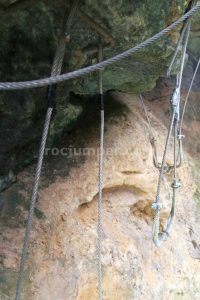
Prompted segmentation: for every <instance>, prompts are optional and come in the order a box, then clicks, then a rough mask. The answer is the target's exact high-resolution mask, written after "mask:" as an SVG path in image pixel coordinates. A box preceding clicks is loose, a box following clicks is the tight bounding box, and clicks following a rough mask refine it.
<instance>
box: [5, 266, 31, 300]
mask: <svg viewBox="0 0 200 300" xmlns="http://www.w3.org/2000/svg"><path fill="white" fill-rule="evenodd" d="M17 275H18V274H17V273H16V272H15V271H13V270H8V269H0V299H1V300H11V299H14V296H15V289H16V282H17ZM23 296H24V297H23V299H30V280H29V276H28V271H26V274H25V278H24V285H23Z"/></svg>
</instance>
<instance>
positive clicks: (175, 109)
mask: <svg viewBox="0 0 200 300" xmlns="http://www.w3.org/2000/svg"><path fill="white" fill-rule="evenodd" d="M190 26H191V20H189V21H188V23H187V24H186V27H187V28H186V30H185V36H186V37H185V42H184V47H183V53H182V57H181V68H180V72H179V74H178V75H177V80H176V88H175V90H174V93H173V95H172V99H171V105H172V117H171V122H170V126H169V130H168V135H167V139H166V144H165V148H164V153H163V158H162V164H161V169H160V174H159V179H158V186H157V193H156V199H155V202H154V203H153V204H152V208H153V210H154V220H153V228H152V239H153V242H154V243H155V245H156V246H157V247H159V246H160V245H161V244H162V243H163V242H164V241H165V240H166V239H167V237H168V235H169V232H170V230H171V227H172V224H173V221H174V216H175V203H176V189H177V188H179V187H180V183H179V182H178V180H177V178H176V167H177V165H176V157H174V179H173V183H172V189H173V196H172V206H171V211H170V215H169V217H168V220H167V225H166V226H165V229H164V230H163V231H162V232H160V211H161V209H162V201H161V198H160V190H161V184H162V181H163V175H164V166H165V161H166V156H167V151H168V147H169V141H170V137H171V134H172V129H173V127H174V135H176V136H175V137H174V156H176V141H175V138H176V137H177V136H178V134H177V126H178V123H179V118H180V92H181V84H182V78H183V69H184V63H185V57H186V50H187V45H188V39H189V34H190ZM180 138H182V137H181V132H179V139H180ZM180 142H182V141H180V140H179V143H180ZM181 147H182V145H181ZM180 149H182V148H180ZM180 155H181V156H182V154H181V153H180ZM181 159H182V158H180V163H181Z"/></svg>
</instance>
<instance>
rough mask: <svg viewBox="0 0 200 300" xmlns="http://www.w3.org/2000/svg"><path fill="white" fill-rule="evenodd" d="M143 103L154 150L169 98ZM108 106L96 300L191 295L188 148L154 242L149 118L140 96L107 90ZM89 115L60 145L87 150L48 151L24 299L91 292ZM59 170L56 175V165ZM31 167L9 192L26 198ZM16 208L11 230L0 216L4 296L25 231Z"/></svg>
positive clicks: (194, 222)
mask: <svg viewBox="0 0 200 300" xmlns="http://www.w3.org/2000/svg"><path fill="white" fill-rule="evenodd" d="M193 97H195V96H194V95H193ZM160 99H162V98H160ZM155 101H156V100H155ZM157 101H158V100H157ZM90 104H91V103H90ZM91 106H92V104H91ZM148 106H149V108H150V109H151V111H150V112H149V114H150V118H151V121H152V123H153V127H154V129H155V132H156V137H157V140H158V141H159V144H158V151H159V153H160V158H161V153H162V150H163V144H164V138H165V135H166V127H165V124H167V121H168V118H169V106H168V101H167V100H166V98H165V100H160V101H158V103H157V105H153V104H152V103H149V104H148ZM94 109H95V105H94ZM106 112H107V114H106V134H105V160H104V181H103V223H104V226H103V228H104V239H103V289H104V299H109V300H122V299H123V300H133V299H137V300H139V299H147V300H148V299H149V300H150V299H155V300H158V299H159V300H161V299H163V300H165V299H170V300H176V299H185V300H190V299H191V300H193V299H199V297H200V289H199V280H200V278H199V272H198V270H199V258H200V246H199V245H200V241H199V233H200V231H199V230H200V225H199V217H198V214H197V212H198V206H197V203H196V200H195V199H194V197H193V194H194V192H195V190H196V184H195V182H194V177H193V172H192V168H191V167H194V166H192V160H191V158H190V157H189V155H188V154H186V155H185V160H186V161H185V164H184V166H183V167H182V168H181V169H180V170H179V171H178V175H179V176H180V178H181V181H182V185H183V187H182V189H181V190H180V192H179V193H178V194H179V195H178V201H177V214H176V221H175V224H174V227H173V231H172V234H171V236H170V238H169V240H168V241H167V242H166V243H165V244H164V245H163V246H162V247H161V248H160V249H157V248H155V246H154V245H153V243H152V240H151V226H152V210H151V208H150V205H151V203H152V202H153V201H154V197H155V191H156V183H157V179H158V171H157V170H155V169H154V168H153V165H152V151H151V147H150V145H149V142H148V131H147V123H146V121H145V119H144V116H143V111H142V109H141V105H140V103H139V98H138V97H133V96H127V95H125V94H119V93H114V94H113V95H112V98H109V102H108V101H107V105H106ZM97 120H98V114H97V111H96V112H95V110H94V111H93V114H92V116H91V115H90V120H89V121H88V122H86V121H85V124H86V126H85V128H83V127H82V128H79V129H77V130H76V132H74V133H73V138H74V140H75V141H77V144H76V143H75V142H74V140H73V141H72V139H71V137H70V136H66V138H65V139H64V140H63V144H62V147H69V145H71V148H76V150H77V149H79V148H81V149H82V148H87V149H88V150H87V151H89V149H90V150H91V149H93V150H95V152H92V153H91V152H90V155H74V156H73V157H71V158H67V157H64V158H63V157H59V156H56V157H53V156H50V157H49V158H48V157H47V161H46V164H45V168H44V173H43V178H42V189H41V191H40V193H39V198H38V203H37V210H38V211H40V214H41V218H38V217H35V220H34V227H33V231H32V235H31V248H30V256H29V261H28V265H27V271H26V272H27V273H26V274H27V275H26V281H25V292H24V300H26V299H27V300H28V299H29V300H53V299H59V300H64V299H68V300H90V299H91V300H93V299H97V253H96V243H97V199H98V160H97V155H96V153H97V149H98V142H99V141H98V136H99V126H98V121H97ZM197 124H199V123H196V128H197V129H198V128H199V127H198V126H199V125H197ZM198 132H199V131H198ZM82 141H84V143H83V144H82ZM189 141H190V139H189ZM60 147H61V145H60ZM77 151H78V150H77ZM170 151H171V152H172V147H170ZM74 153H75V154H76V152H74ZM77 153H78V152H77ZM86 153H88V152H86ZM82 154H83V153H82ZM171 159H172V154H169V156H168V162H170V161H171ZM59 168H60V169H62V170H64V171H63V173H62V172H61V173H59V172H58V169H59ZM33 170H34V168H32V167H30V168H28V169H27V170H25V171H24V172H23V173H21V174H20V176H19V178H18V186H16V187H15V192H16V189H18V193H19V195H20V194H21V197H22V196H23V197H24V198H25V202H26V203H27V199H29V198H28V196H29V192H30V189H31V184H32V179H33V178H32V176H33ZM48 172H52V173H54V178H53V181H52V182H51V184H50V185H48V183H47V182H46V179H45V178H46V177H48V176H49V173H48ZM64 172H66V173H67V174H65V173H64ZM171 180H172V174H168V175H167V176H166V181H165V182H164V184H163V188H162V200H163V202H164V204H165V209H164V211H163V213H162V224H164V222H165V220H166V217H167V215H168V212H169V208H170V194H171V188H170V184H171ZM20 184H21V187H23V188H21V190H20ZM13 189H14V187H13ZM7 193H8V192H7ZM6 195H7V197H8V196H9V195H8V194H5V195H4V196H5V197H6ZM10 198H12V195H10ZM13 201H15V199H14V198H13ZM16 211H17V215H18V217H19V216H20V221H21V222H22V224H23V220H24V218H25V216H26V215H27V214H26V210H24V208H23V206H22V205H21V204H18V206H17V209H16ZM17 215H14V216H13V222H14V220H15V222H16V223H15V227H14V228H12V229H11V228H10V226H11V224H12V222H11V224H7V226H5V223H4V227H3V231H2V235H1V247H2V249H1V256H2V262H1V266H2V273H1V274H2V278H3V280H4V281H2V283H1V286H2V290H1V296H0V298H1V299H2V300H7V299H12V295H13V293H14V282H15V276H16V271H17V269H18V263H19V257H20V253H21V245H22V240H23V234H24V228H23V226H22V225H21V226H19V225H17V222H19V220H18V221H17ZM11 282H12V285H11V284H10V283H11ZM10 285H11V286H10Z"/></svg>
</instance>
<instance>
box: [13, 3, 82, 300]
mask: <svg viewBox="0 0 200 300" xmlns="http://www.w3.org/2000/svg"><path fill="white" fill-rule="evenodd" d="M78 4H79V0H76V1H74V3H73V5H72V7H71V8H70V12H69V14H68V12H67V13H66V14H65V16H64V21H63V26H62V32H61V37H60V41H59V44H58V48H57V51H56V54H55V58H54V62H53V66H52V72H51V76H57V75H59V74H60V73H61V69H62V64H63V60H64V55H65V49H66V42H67V39H66V31H68V30H69V29H70V27H71V23H72V19H73V17H74V15H75V12H76V10H77V7H78ZM54 97H55V86H52V85H50V86H49V87H48V93H47V98H48V99H47V100H48V104H47V105H48V108H47V112H46V118H45V123H44V129H43V133H42V138H41V144H40V149H39V156H38V162H37V167H36V174H35V180H34V187H33V192H32V196H31V203H30V209H29V215H28V220H27V225H26V230H25V237H24V243H23V249H22V255H21V260H20V269H19V275H18V279H17V286H16V295H15V300H20V299H21V293H22V287H23V279H24V273H25V264H26V259H27V256H28V249H29V244H30V233H31V228H32V223H33V215H34V209H35V203H36V199H37V195H38V189H39V182H40V176H41V170H42V164H43V160H44V152H45V147H46V141H47V137H48V132H49V126H50V121H51V117H52V112H53V100H54V99H53V98H54Z"/></svg>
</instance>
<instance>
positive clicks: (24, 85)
mask: <svg viewBox="0 0 200 300" xmlns="http://www.w3.org/2000/svg"><path fill="white" fill-rule="evenodd" d="M199 9H200V4H198V5H196V6H194V7H193V8H192V9H191V10H189V11H188V12H187V13H186V14H185V15H183V16H182V17H181V18H179V19H178V20H176V21H175V22H174V23H172V24H171V25H169V26H168V27H167V28H165V29H163V30H162V31H160V32H159V33H157V34H155V35H154V36H152V37H150V38H148V39H146V40H145V41H143V42H142V43H140V44H138V45H136V46H135V47H133V48H130V49H128V50H127V51H125V52H122V53H120V54H118V55H116V56H113V57H111V58H109V59H107V60H104V61H102V62H99V63H97V64H94V65H91V66H89V67H86V68H82V69H79V70H76V71H73V72H69V73H66V74H62V75H59V76H55V77H50V78H45V79H39V80H32V81H24V82H1V83H0V90H16V89H29V88H36V87H42V86H45V85H50V84H54V83H58V82H62V81H66V80H70V79H74V78H77V77H81V76H84V75H87V74H89V73H91V72H95V71H98V70H99V69H102V68H105V67H108V66H109V65H111V64H113V63H116V62H118V61H120V60H122V59H124V58H127V57H129V56H131V55H132V54H134V53H135V52H137V51H139V50H140V49H142V48H144V47H146V46H148V45H150V44H152V43H154V42H155V41H157V40H158V39H160V38H161V37H163V36H164V35H165V34H167V33H169V32H170V31H171V30H172V29H174V28H175V27H176V26H178V25H180V24H181V23H182V22H184V21H185V20H187V19H188V18H190V17H191V16H193V15H194V13H195V12H197V11H198V10H199Z"/></svg>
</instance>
